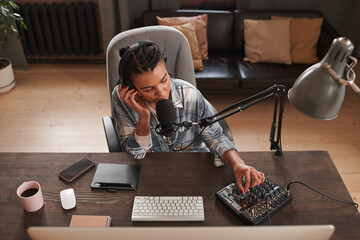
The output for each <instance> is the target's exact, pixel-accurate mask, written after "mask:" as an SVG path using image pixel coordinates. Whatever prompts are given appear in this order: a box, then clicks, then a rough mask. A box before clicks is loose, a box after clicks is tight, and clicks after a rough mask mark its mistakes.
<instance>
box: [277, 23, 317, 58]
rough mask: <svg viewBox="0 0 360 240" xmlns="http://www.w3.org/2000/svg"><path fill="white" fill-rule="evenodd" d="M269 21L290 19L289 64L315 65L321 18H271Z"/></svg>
mask: <svg viewBox="0 0 360 240" xmlns="http://www.w3.org/2000/svg"><path fill="white" fill-rule="evenodd" d="M271 19H291V23H290V43H291V62H292V63H304V64H312V63H317V62H318V61H319V58H318V57H317V52H316V46H317V43H318V40H319V36H320V31H321V25H322V23H323V18H285V17H279V16H271Z"/></svg>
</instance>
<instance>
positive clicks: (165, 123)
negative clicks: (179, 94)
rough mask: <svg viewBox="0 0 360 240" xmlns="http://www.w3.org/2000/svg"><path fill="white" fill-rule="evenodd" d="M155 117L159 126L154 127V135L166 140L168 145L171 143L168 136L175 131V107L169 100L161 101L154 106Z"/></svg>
mask: <svg viewBox="0 0 360 240" xmlns="http://www.w3.org/2000/svg"><path fill="white" fill-rule="evenodd" d="M156 115H157V118H158V120H159V124H158V125H157V126H156V128H155V130H156V133H158V134H160V135H161V136H164V137H166V138H167V140H168V145H169V146H170V145H171V144H172V143H171V141H170V135H171V134H172V133H173V132H174V131H176V126H175V124H174V121H175V107H174V104H173V102H172V101H171V100H169V99H163V100H160V101H159V102H158V103H157V104H156Z"/></svg>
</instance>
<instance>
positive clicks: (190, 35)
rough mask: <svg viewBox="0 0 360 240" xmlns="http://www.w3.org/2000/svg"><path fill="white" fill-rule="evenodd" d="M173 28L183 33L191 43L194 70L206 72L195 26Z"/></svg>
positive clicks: (187, 25) (192, 24) (191, 24)
mask: <svg viewBox="0 0 360 240" xmlns="http://www.w3.org/2000/svg"><path fill="white" fill-rule="evenodd" d="M171 27H173V28H176V29H177V30H179V31H180V32H182V33H183V34H184V35H185V37H186V39H187V40H188V42H189V45H190V50H191V56H192V59H193V63H194V69H195V70H199V71H202V70H204V67H203V63H202V60H201V56H200V52H199V45H198V41H197V38H196V32H195V25H194V23H192V22H189V23H185V24H183V25H177V26H171Z"/></svg>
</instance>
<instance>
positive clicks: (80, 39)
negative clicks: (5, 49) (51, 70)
mask: <svg viewBox="0 0 360 240" xmlns="http://www.w3.org/2000/svg"><path fill="white" fill-rule="evenodd" d="M19 7H20V14H21V16H22V17H23V18H24V21H25V23H26V25H27V30H26V31H24V30H23V29H20V28H19V26H18V28H19V33H20V37H21V43H22V45H23V48H24V52H25V55H26V56H27V57H28V56H49V55H50V56H54V55H59V56H62V55H74V54H75V55H90V54H93V55H96V54H98V53H100V52H101V48H100V45H99V33H98V27H97V26H98V25H97V17H96V9H97V6H96V5H95V4H94V3H77V4H75V3H70V4H65V3H61V4H56V3H53V4H46V3H45V4H37V3H34V4H28V3H27V4H19Z"/></svg>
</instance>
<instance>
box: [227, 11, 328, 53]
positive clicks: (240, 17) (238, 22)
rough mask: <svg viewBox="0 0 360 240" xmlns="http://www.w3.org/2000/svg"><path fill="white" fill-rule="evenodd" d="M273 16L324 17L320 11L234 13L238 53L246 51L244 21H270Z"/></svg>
mask: <svg viewBox="0 0 360 240" xmlns="http://www.w3.org/2000/svg"><path fill="white" fill-rule="evenodd" d="M271 16H282V17H294V18H295V17H306V18H318V17H322V13H321V12H320V11H311V10H309V11H289V10H286V11H285V10H284V11H260V10H257V11H255V10H254V11H242V10H235V11H234V24H235V25H234V34H235V35H234V38H235V43H234V44H235V48H236V50H237V51H242V52H243V51H244V19H254V20H264V19H270V17H271Z"/></svg>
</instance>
